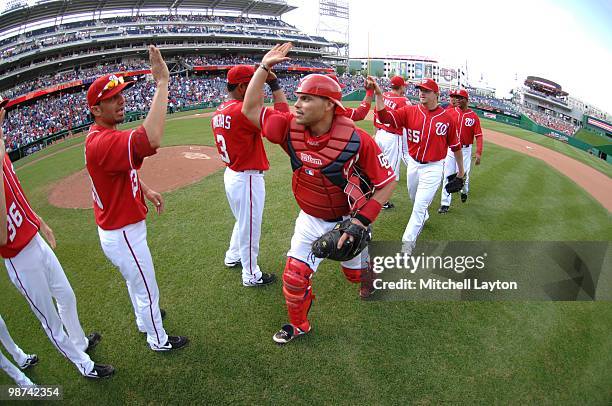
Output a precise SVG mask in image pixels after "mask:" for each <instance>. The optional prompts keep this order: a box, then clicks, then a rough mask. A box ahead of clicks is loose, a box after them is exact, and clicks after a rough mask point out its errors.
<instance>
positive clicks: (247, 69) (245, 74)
mask: <svg viewBox="0 0 612 406" xmlns="http://www.w3.org/2000/svg"><path fill="white" fill-rule="evenodd" d="M254 74H255V67H254V66H253V65H236V66H234V67H233V68H231V69H230V70H228V71H227V83H228V84H230V85H238V84H240V83H249V82H250V81H251V78H252V77H253V75H254Z"/></svg>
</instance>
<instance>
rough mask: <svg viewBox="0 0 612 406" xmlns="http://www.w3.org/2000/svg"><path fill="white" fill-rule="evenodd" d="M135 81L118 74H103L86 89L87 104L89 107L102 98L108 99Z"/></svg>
mask: <svg viewBox="0 0 612 406" xmlns="http://www.w3.org/2000/svg"><path fill="white" fill-rule="evenodd" d="M134 83H136V81H134V80H125V79H123V76H120V75H115V74H111V75H104V76H102V77H99V78H98V79H96V80H95V81H94V82H93V83H92V84H91V86H89V89H88V90H87V104H88V105H89V107H90V108H91V107H92V106H95V105H96V104H98V103H100V102H101V101H102V100H106V99H110V98H111V97H113V96H114V95H116V94H117V93H120V92H121V91H122V90H123V89H127V88H128V87H130V86H132V85H133V84H134Z"/></svg>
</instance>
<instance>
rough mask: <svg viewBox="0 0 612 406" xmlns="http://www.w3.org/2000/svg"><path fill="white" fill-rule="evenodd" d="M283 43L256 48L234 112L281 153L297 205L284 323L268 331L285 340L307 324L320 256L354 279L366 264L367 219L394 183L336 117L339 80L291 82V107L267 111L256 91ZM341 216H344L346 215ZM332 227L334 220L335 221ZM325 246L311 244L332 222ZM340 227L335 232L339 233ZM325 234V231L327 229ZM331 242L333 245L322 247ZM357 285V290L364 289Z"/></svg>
mask: <svg viewBox="0 0 612 406" xmlns="http://www.w3.org/2000/svg"><path fill="white" fill-rule="evenodd" d="M290 49H291V44H290V43H285V44H282V45H277V46H275V47H274V48H272V50H270V51H269V52H268V53H267V54H266V55H264V57H263V59H262V61H261V64H260V65H259V68H258V69H257V71H256V72H255V75H254V76H253V78H252V79H251V82H250V83H249V86H248V88H247V91H246V94H245V97H244V104H243V106H242V112H243V113H244V115H245V116H246V117H247V118H248V119H249V120H250V121H251V122H252V123H253V124H254V125H256V126H257V127H258V128H261V129H262V133H263V135H264V136H265V137H266V138H267V139H268V140H269V141H270V142H272V143H275V144H279V145H280V146H281V147H282V148H283V150H284V151H285V152H286V153H287V155H289V158H290V160H291V167H292V170H293V181H292V186H293V194H294V196H295V199H296V201H297V203H298V205H299V207H300V209H301V211H300V214H299V215H298V218H297V220H296V222H295V232H294V234H293V238H292V239H291V248H290V249H289V252H288V253H287V262H286V265H285V269H284V271H283V294H284V296H285V302H286V304H287V311H288V313H289V324H286V325H284V326H283V327H282V328H281V329H280V331H278V332H277V333H276V334H274V337H273V339H274V341H275V342H276V343H278V344H285V343H288V342H289V341H291V340H293V339H294V338H296V337H299V336H300V335H303V334H306V333H308V332H309V331H310V329H311V325H310V322H309V321H308V318H307V315H308V311H309V310H310V306H311V304H312V300H313V299H314V295H313V293H312V286H311V278H312V276H313V274H314V272H316V270H317V267H318V266H319V264H320V263H321V261H322V260H323V258H318V257H317V256H315V252H313V250H314V251H316V254H318V255H322V256H326V255H333V257H334V258H336V259H339V260H341V261H342V262H341V266H342V271H343V272H344V275H345V276H346V278H347V279H348V280H349V281H351V282H354V283H359V282H361V279H362V273H364V272H366V271H367V270H368V265H369V258H368V256H367V250H363V251H360V250H361V249H363V248H365V246H366V245H367V240H368V238H369V231H368V228H367V227H368V226H369V225H370V224H371V223H372V222H373V221H374V220H376V217H377V216H378V214H379V212H380V210H381V207H382V204H383V203H384V202H386V201H387V200H389V198H390V197H391V194H392V193H393V189H394V188H395V183H396V182H395V173H394V172H393V169H391V167H390V165H389V163H388V161H387V159H386V157H385V156H384V154H383V153H382V152H381V151H380V148H379V147H378V146H377V145H376V143H375V142H374V140H373V139H372V137H370V136H369V135H368V134H367V133H366V132H365V131H363V130H361V129H359V128H356V127H355V124H354V123H353V121H352V120H350V119H348V118H346V117H344V116H343V113H344V111H345V109H344V107H343V106H342V103H341V101H340V100H341V97H342V93H341V90H340V86H339V85H338V83H336V82H335V81H334V80H333V79H331V78H330V77H328V76H325V75H317V74H313V75H308V76H306V77H305V78H304V79H303V80H302V82H301V83H300V85H299V86H298V88H297V91H296V94H297V96H298V99H297V102H296V103H295V113H293V114H292V113H282V112H280V113H279V112H275V113H274V114H272V111H271V110H269V109H268V108H265V107H264V106H263V100H262V98H261V94H262V92H263V88H264V84H265V81H266V77H267V76H268V73H269V72H270V70H271V69H272V67H273V66H274V65H276V64H278V63H281V62H283V61H286V60H289V58H287V57H286V55H287V53H288V52H289V50H290ZM347 220H348V221H347ZM342 221H345V222H344V223H342V225H341V226H337V223H338V222H342ZM335 227H337V229H336V232H337V234H336V236H337V238H334V237H333V236H331V238H328V239H327V240H326V241H327V242H326V244H325V246H326V248H325V249H323V250H319V248H322V247H321V246H322V245H323V244H321V243H319V244H318V245H317V244H315V247H313V242H315V241H316V240H317V239H319V237H321V236H322V235H324V234H326V233H327V232H328V231H331V230H332V229H334V228H335ZM340 231H342V232H341V233H340ZM327 237H330V236H327ZM329 242H336V250H337V251H336V250H329V248H330V246H329ZM363 290H364V287H362V289H361V291H360V294H361V295H366V294H367V293H368V292H363Z"/></svg>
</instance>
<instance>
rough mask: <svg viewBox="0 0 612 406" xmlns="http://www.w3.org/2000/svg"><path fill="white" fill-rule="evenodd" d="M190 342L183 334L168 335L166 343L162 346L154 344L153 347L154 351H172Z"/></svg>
mask: <svg viewBox="0 0 612 406" xmlns="http://www.w3.org/2000/svg"><path fill="white" fill-rule="evenodd" d="M187 343H189V339H188V338H187V337H183V336H168V341H166V344H164V345H162V346H161V347H160V346H157V345H154V346H152V347H151V349H152V350H153V351H172V350H178V349H179V348H183V347H184V346H186V345H187Z"/></svg>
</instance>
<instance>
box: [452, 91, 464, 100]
mask: <svg viewBox="0 0 612 406" xmlns="http://www.w3.org/2000/svg"><path fill="white" fill-rule="evenodd" d="M453 96H454V97H465V98H466V99H468V92H467V90H465V89H455V90H453V91H452V92H450V97H453Z"/></svg>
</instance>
